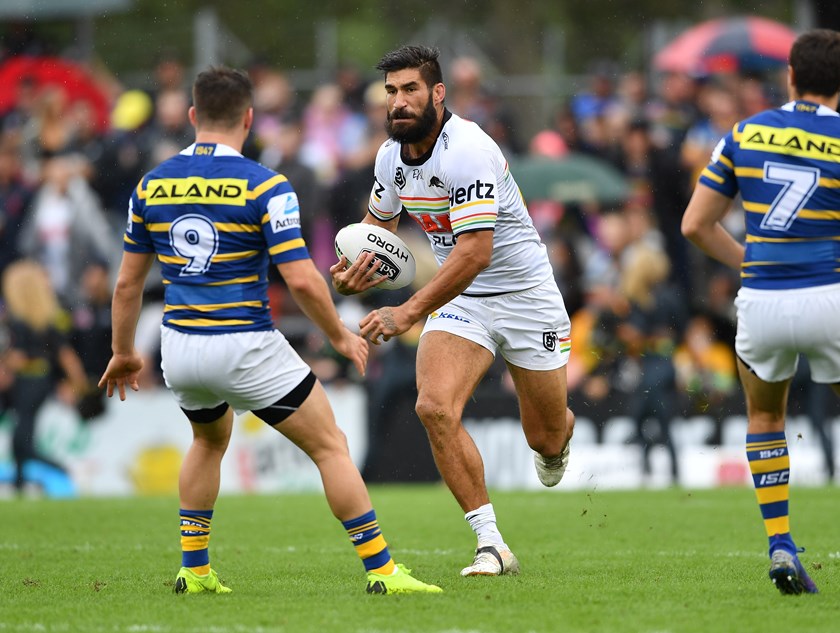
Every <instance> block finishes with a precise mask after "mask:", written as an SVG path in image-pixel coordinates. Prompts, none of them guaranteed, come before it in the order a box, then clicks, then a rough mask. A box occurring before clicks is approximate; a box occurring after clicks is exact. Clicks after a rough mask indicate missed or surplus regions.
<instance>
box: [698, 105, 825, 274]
mask: <svg viewBox="0 0 840 633" xmlns="http://www.w3.org/2000/svg"><path fill="white" fill-rule="evenodd" d="M700 182H701V183H702V184H704V185H706V186H707V187H710V188H712V189H714V190H715V191H718V192H720V193H722V194H723V195H725V196H728V197H730V198H734V197H735V195H736V194H737V193H738V192H740V193H741V197H742V199H743V205H744V210H745V212H746V213H745V215H746V254H745V256H744V263H743V266H742V268H741V281H742V284H743V285H744V286H746V287H750V288H761V289H785V288H805V287H811V286H821V285H825V284H836V283H840V116H839V115H838V114H837V112H835V111H834V110H832V109H830V108H827V107H826V106H823V105H818V104H815V103H811V102H808V101H792V102H790V103H788V104H786V105H784V106H782V107H781V108H778V109H775V110H767V111H765V112H762V113H760V114H757V115H755V116H753V117H751V118H749V119H746V120H744V121H741V122H739V123H738V124H737V125H735V127H734V128H733V130H732V132H730V133H729V134H727V135H726V137H724V138H723V139H722V140H721V141H720V143H719V144H718V146H717V148H716V149H715V151H714V152H713V154H712V158H711V162H710V164H709V165H708V166H707V167H706V168H705V169H704V170H703V173H702V174H701V176H700Z"/></svg>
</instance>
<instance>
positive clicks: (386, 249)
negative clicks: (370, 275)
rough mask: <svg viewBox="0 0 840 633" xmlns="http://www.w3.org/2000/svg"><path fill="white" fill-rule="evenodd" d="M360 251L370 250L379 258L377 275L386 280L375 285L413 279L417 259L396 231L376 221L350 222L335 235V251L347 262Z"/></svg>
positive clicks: (399, 285) (398, 285)
mask: <svg viewBox="0 0 840 633" xmlns="http://www.w3.org/2000/svg"><path fill="white" fill-rule="evenodd" d="M362 253H373V254H374V255H376V259H378V260H379V261H380V262H382V263H381V264H380V265H379V269H378V270H377V271H376V277H381V276H382V275H385V276H387V277H388V279H387V280H386V281H383V282H381V283H380V284H379V285H378V286H376V287H377V288H384V289H386V290H396V289H397V288H403V287H405V286H407V285H408V284H410V283H411V282H412V281H414V275H415V273H416V272H417V262H416V261H415V260H414V255H412V253H411V251H410V250H409V248H408V246H406V244H405V242H403V241H402V239H400V238H399V237H398V236H397V235H396V234H395V233H392V232H391V231H389V230H388V229H386V228H383V227H381V226H377V225H375V224H362V223H358V224H349V225H348V226H345V227H344V228H343V229H341V230H340V231H339V232H338V233H336V236H335V254H336V255H338V256H339V257H341V256H342V255H344V256H345V257H346V258H347V261H348V265H350V264H352V263H353V262H354V261H356V260H357V259H358V257H359V255H361V254H362Z"/></svg>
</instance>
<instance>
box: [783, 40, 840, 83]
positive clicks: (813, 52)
mask: <svg viewBox="0 0 840 633" xmlns="http://www.w3.org/2000/svg"><path fill="white" fill-rule="evenodd" d="M790 66H791V68H792V69H793V85H794V88H796V91H797V92H798V93H799V94H800V95H805V94H815V95H820V96H823V97H832V96H834V95H835V94H837V93H838V92H840V33H838V32H837V31H832V30H830V29H813V30H811V31H807V32H806V33H803V34H802V35H800V36H799V37H798V38H797V39H796V41H795V42H794V43H793V48H791V49H790Z"/></svg>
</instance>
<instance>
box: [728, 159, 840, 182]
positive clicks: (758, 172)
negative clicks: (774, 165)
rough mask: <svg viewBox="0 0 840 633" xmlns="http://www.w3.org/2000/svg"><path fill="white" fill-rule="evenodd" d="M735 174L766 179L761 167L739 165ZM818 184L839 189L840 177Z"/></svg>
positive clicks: (827, 179) (741, 176)
mask: <svg viewBox="0 0 840 633" xmlns="http://www.w3.org/2000/svg"><path fill="white" fill-rule="evenodd" d="M721 158H723V157H721ZM735 175H736V176H738V177H740V178H761V179H762V180H764V170H763V169H762V168H761V167H737V168H736V169H735ZM818 185H819V186H820V187H825V188H827V189H837V188H838V187H840V179H837V178H820V180H819V183H818Z"/></svg>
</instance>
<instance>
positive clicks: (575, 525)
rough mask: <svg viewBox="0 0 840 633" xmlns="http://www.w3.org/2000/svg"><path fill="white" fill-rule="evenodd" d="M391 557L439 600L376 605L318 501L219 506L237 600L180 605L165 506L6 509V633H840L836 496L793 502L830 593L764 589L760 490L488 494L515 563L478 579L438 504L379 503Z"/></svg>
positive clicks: (414, 496) (2, 586)
mask: <svg viewBox="0 0 840 633" xmlns="http://www.w3.org/2000/svg"><path fill="white" fill-rule="evenodd" d="M371 494H372V496H373V499H374V504H375V506H376V509H377V512H378V514H379V518H380V523H381V524H382V526H383V530H384V533H385V537H386V539H387V540H388V541H389V543H390V548H391V552H392V554H393V555H394V557H395V559H396V560H397V561H399V562H404V563H406V564H407V565H408V566H409V567H411V568H413V569H414V571H415V574H416V575H417V576H418V577H420V578H422V579H423V580H426V581H430V582H435V583H437V584H439V585H440V586H442V587H443V588H444V589H445V593H444V594H442V595H420V596H368V595H366V594H365V593H364V584H365V583H364V574H363V572H362V567H361V563H360V562H359V561H358V559H357V558H356V556H355V554H354V552H353V551H352V548H351V546H350V544H349V542H348V540H347V538H346V535H345V534H344V532H343V530H342V528H341V525H340V524H339V523H338V522H337V521H335V520H334V519H333V518H332V516H331V515H330V514H329V511H328V509H327V506H326V503H325V501H324V499H323V497H322V496H321V495H273V496H248V497H246V496H242V497H223V498H221V499H220V500H219V503H218V505H217V506H216V516H215V518H214V522H213V539H212V542H211V560H212V563H213V566H214V568H216V569H218V570H219V572H220V575H221V577H222V578H223V580H225V581H226V583H227V584H228V585H229V586H230V587H231V588H233V590H234V593H233V594H230V595H227V596H218V595H199V596H176V595H174V594H172V593H171V586H172V582H173V580H174V578H175V573H176V572H177V570H178V567H179V566H180V550H179V541H178V526H177V523H178V517H177V509H178V503H177V500H176V499H170V498H141V499H84V500H76V501H46V500H40V501H32V500H30V501H4V502H0V633H5V632H7V631H43V632H51V631H61V632H74V631H79V632H90V633H99V632H102V633H104V632H114V633H121V632H136V633H143V632H155V633H168V632H170V631H171V632H172V633H199V632H207V633H228V632H231V633H239V632H241V633H244V632H248V631H258V632H264V633H269V632H280V631H289V632H295V633H297V632H309V631H317V632H319V633H329V632H332V631H341V632H342V633H357V632H358V633H362V632H371V633H392V632H393V633H396V632H398V631H418V632H420V631H422V632H440V633H444V632H445V633H479V632H481V633H490V632H494V633H495V632H499V633H501V632H505V633H507V632H516V633H519V632H553V631H561V632H563V633H575V632H578V631H592V632H596V631H597V632H612V631H616V632H619V631H620V632H639V633H642V632H644V633H666V632H673V633H677V632H683V631H685V632H694V631H696V632H701V631H702V632H704V633H705V632H710V631H715V632H728V631H733V632H735V631H738V632H746V633H750V632H752V631H775V630H784V631H790V630H793V631H798V632H809V633H812V632H821V631H825V632H832V633H833V632H836V631H838V630H840V539H839V538H838V529H837V518H838V516H840V507H838V490H837V489H835V488H824V489H794V490H793V502H792V509H793V527H794V535H795V536H796V538H797V540H798V541H799V544H800V545H806V546H807V547H808V551H807V553H806V554H805V555H804V556H803V562H804V563H805V565H806V567H807V568H808V569H809V571H810V572H811V574H812V577H813V578H814V580H815V581H816V583H817V584H818V586H819V587H820V589H821V592H822V593H820V594H819V595H813V596H793V597H783V596H781V595H779V594H778V592H777V591H776V590H775V589H774V588H773V586H772V585H771V583H770V581H769V580H768V579H767V575H766V574H767V556H766V553H765V551H764V550H765V542H766V540H765V538H764V535H763V528H762V525H761V522H760V520H759V512H758V509H757V507H756V506H755V503H754V500H753V492H752V490H750V489H723V490H714V491H711V490H709V491H701V492H692V491H685V490H676V489H674V490H664V491H639V492H598V491H590V492H539V493H501V492H496V493H494V494H493V501H494V505H495V507H496V512H497V515H498V517H499V522H500V527H501V529H502V530H503V533H504V534H505V538H506V540H507V541H508V544H509V545H511V547H512V549H513V550H514V551H515V552H516V554H517V556H518V557H519V560H520V562H521V564H522V574H521V575H520V576H517V577H501V578H469V579H464V578H460V577H459V576H458V571H459V570H460V569H461V567H462V566H464V565H465V564H467V563H468V562H469V560H470V559H471V555H472V548H473V547H474V537H473V535H472V532H471V531H470V530H469V527H468V526H467V525H466V523H465V522H464V520H463V518H462V514H461V512H460V510H459V509H458V508H457V506H456V505H455V502H454V500H453V499H452V498H451V496H450V495H449V493H448V492H447V491H446V490H445V488H443V487H440V486H385V487H372V488H371Z"/></svg>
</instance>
